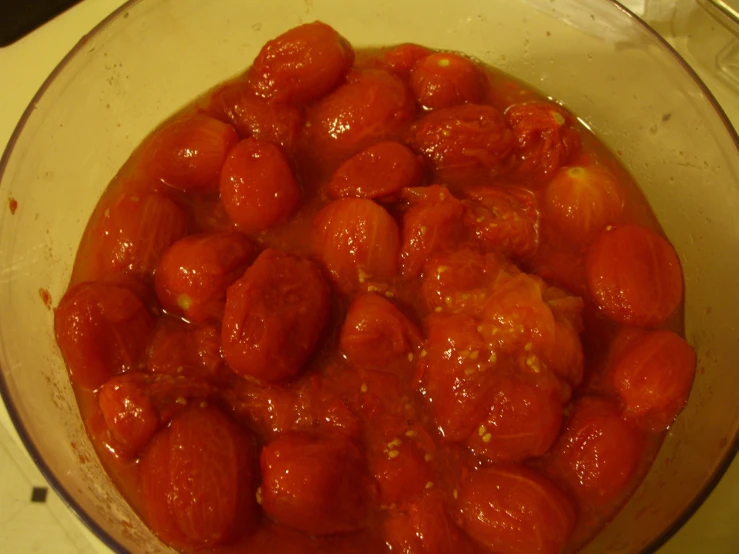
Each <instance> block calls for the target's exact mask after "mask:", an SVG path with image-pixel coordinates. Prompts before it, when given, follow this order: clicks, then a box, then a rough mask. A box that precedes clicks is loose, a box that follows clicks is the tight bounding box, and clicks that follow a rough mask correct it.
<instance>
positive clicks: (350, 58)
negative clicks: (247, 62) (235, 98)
mask: <svg viewBox="0 0 739 554" xmlns="http://www.w3.org/2000/svg"><path fill="white" fill-rule="evenodd" d="M353 63H354V50H353V49H352V47H351V45H350V44H349V42H348V41H347V40H346V39H345V38H344V37H342V36H341V35H340V34H339V33H337V32H336V31H335V30H334V29H332V28H331V27H329V26H328V25H326V24H325V23H321V22H320V21H314V22H313V23H306V24H305V25H300V26H298V27H294V28H292V29H290V30H289V31H287V32H285V33H283V34H281V35H280V36H278V37H277V38H275V39H272V40H270V41H268V42H267V43H266V44H265V45H264V46H263V47H262V49H261V50H260V51H259V54H257V57H256V59H255V60H254V63H253V64H252V66H251V67H250V68H249V71H248V73H247V77H248V80H249V86H250V87H251V88H252V90H253V91H254V92H255V93H257V94H259V95H260V96H263V97H264V98H268V99H270V100H272V101H275V102H281V103H296V104H300V103H305V102H311V101H313V100H316V99H317V98H320V97H321V96H323V95H324V94H326V93H327V92H329V91H330V90H331V89H332V88H334V87H335V86H336V85H338V84H339V82H340V81H341V79H342V77H344V75H346V73H347V71H349V68H350V67H351V66H352V64H353Z"/></svg>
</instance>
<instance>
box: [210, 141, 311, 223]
mask: <svg viewBox="0 0 739 554" xmlns="http://www.w3.org/2000/svg"><path fill="white" fill-rule="evenodd" d="M221 201H222V202H223V207H224V208H225V209H226V213H227V214H228V217H230V218H231V219H232V220H233V221H234V222H235V223H236V224H237V225H238V226H239V227H240V228H242V229H243V230H244V231H246V232H247V233H257V232H259V231H264V230H265V229H267V228H269V227H272V226H273V225H275V224H276V223H279V222H280V221H284V220H286V219H288V218H289V217H290V216H292V215H293V214H294V213H295V211H296V210H297V209H298V203H299V202H300V189H299V188H298V184H297V183H296V182H295V177H294V176H293V172H292V169H290V164H289V163H288V161H287V159H286V158H285V155H284V154H283V153H282V150H280V148H279V146H276V145H274V144H272V143H271V142H265V141H261V140H257V139H255V138H248V139H244V140H242V141H241V142H240V143H239V144H238V145H236V147H235V148H234V149H233V150H231V153H230V154H229V155H228V158H227V159H226V163H225V164H224V166H223V171H222V172H221Z"/></svg>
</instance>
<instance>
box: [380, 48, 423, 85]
mask: <svg viewBox="0 0 739 554" xmlns="http://www.w3.org/2000/svg"><path fill="white" fill-rule="evenodd" d="M430 54H433V52H432V51H431V50H429V49H428V48H425V47H423V46H418V45H417V44H400V45H398V46H395V47H394V48H391V49H390V50H388V51H387V52H385V55H384V61H385V67H387V68H388V69H389V70H390V71H392V72H393V73H395V74H396V75H397V76H398V77H400V78H401V79H407V78H408V77H410V74H411V70H412V69H413V66H414V65H416V63H417V62H418V61H419V60H420V59H422V58H425V57H426V56H428V55H430Z"/></svg>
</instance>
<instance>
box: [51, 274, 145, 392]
mask: <svg viewBox="0 0 739 554" xmlns="http://www.w3.org/2000/svg"><path fill="white" fill-rule="evenodd" d="M54 328H55V332H56V341H57V344H58V345H59V348H60V350H61V351H62V356H63V357H64V361H65V362H66V364H67V369H68V370H69V376H70V380H71V381H72V383H74V384H75V385H76V386H78V387H81V388H82V389H86V390H95V389H97V388H98V387H99V386H100V385H102V384H103V383H105V381H107V380H108V379H110V378H111V377H112V376H113V375H115V374H117V373H123V372H125V371H130V370H132V369H136V368H137V367H138V365H139V363H140V362H141V360H142V357H143V355H144V353H145V351H146V346H147V344H148V342H149V337H150V336H151V333H152V331H153V329H154V319H153V318H152V315H151V313H150V312H149V310H148V309H147V308H146V307H145V306H144V304H143V303H142V302H141V300H140V299H139V297H138V296H137V295H136V294H134V293H133V292H132V291H131V290H130V289H128V288H126V287H123V286H118V285H113V284H107V283H101V282H96V283H81V284H79V285H76V286H74V287H72V288H71V289H69V290H68V291H67V293H66V294H65V295H64V297H63V298H62V300H61V302H60V303H59V306H58V307H57V308H56V310H55V311H54Z"/></svg>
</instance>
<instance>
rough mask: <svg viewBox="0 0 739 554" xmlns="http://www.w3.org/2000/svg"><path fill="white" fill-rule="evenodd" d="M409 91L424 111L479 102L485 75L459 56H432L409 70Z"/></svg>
mask: <svg viewBox="0 0 739 554" xmlns="http://www.w3.org/2000/svg"><path fill="white" fill-rule="evenodd" d="M410 84H411V89H412V90H413V94H414V95H415V96H416V101H417V102H418V103H419V104H420V105H421V106H423V107H424V108H425V109H427V110H435V109H438V108H450V107H451V106H456V105H457V104H465V103H468V102H469V103H476V102H481V101H482V100H483V97H484V96H485V75H484V74H483V72H482V71H481V70H480V68H479V67H478V66H477V64H476V63H475V62H473V61H472V60H470V59H469V58H465V57H464V56H460V55H459V54H449V53H446V52H435V53H433V54H430V55H429V56H426V57H425V58H422V59H420V60H419V61H418V62H417V63H416V64H415V65H414V66H413V69H412V70H411V80H410Z"/></svg>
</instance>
